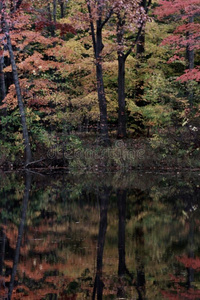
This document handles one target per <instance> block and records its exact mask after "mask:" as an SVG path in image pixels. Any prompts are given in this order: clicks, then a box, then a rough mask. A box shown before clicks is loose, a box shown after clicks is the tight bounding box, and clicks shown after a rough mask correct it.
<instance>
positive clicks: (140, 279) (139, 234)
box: [135, 224, 146, 300]
mask: <svg viewBox="0 0 200 300" xmlns="http://www.w3.org/2000/svg"><path fill="white" fill-rule="evenodd" d="M140 225H141V226H140V227H136V229H135V238H136V250H135V257H136V269H137V285H136V288H137V292H138V296H139V297H138V300H144V299H145V294H146V291H145V282H146V281H145V269H144V231H143V227H142V224H140Z"/></svg>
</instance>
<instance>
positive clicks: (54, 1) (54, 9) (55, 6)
mask: <svg viewBox="0 0 200 300" xmlns="http://www.w3.org/2000/svg"><path fill="white" fill-rule="evenodd" d="M56 11H57V0H53V21H54V22H56Z"/></svg>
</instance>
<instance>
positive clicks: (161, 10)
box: [154, 0, 200, 82]
mask: <svg viewBox="0 0 200 300" xmlns="http://www.w3.org/2000/svg"><path fill="white" fill-rule="evenodd" d="M154 14H155V15H157V17H158V19H160V20H161V19H163V20H165V19H169V18H170V19H173V20H174V21H175V22H176V23H177V27H176V28H175V30H174V32H173V34H172V35H170V36H168V37H167V38H165V39H164V40H163V42H162V44H161V45H169V46H170V47H171V48H172V49H173V50H174V56H173V57H172V58H171V59H170V60H169V61H168V62H169V63H171V62H173V61H175V60H184V59H185V52H186V48H187V49H188V50H190V51H191V50H199V49H200V24H198V23H197V22H195V16H197V15H199V14H200V1H199V0H169V1H168V0H161V1H159V7H157V8H156V9H155V11H154ZM199 79H200V69H199V68H198V67H197V68H194V69H193V70H191V69H190V70H186V71H185V73H184V74H183V75H182V76H180V77H178V78H177V80H180V81H182V82H185V81H188V80H195V81H199Z"/></svg>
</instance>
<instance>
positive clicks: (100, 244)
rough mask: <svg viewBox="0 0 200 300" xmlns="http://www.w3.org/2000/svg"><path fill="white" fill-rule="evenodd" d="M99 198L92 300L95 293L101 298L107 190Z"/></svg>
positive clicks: (98, 298)
mask: <svg viewBox="0 0 200 300" xmlns="http://www.w3.org/2000/svg"><path fill="white" fill-rule="evenodd" d="M99 197H100V224H99V235H98V248H97V271H96V277H95V283H94V289H93V295H92V299H93V300H95V296H96V293H97V300H102V297H103V287H104V284H103V281H102V267H103V250H104V244H105V237H106V230H107V212H108V199H109V192H108V189H107V188H103V191H102V192H101V193H100V195H99Z"/></svg>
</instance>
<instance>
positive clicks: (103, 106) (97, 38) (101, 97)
mask: <svg viewBox="0 0 200 300" xmlns="http://www.w3.org/2000/svg"><path fill="white" fill-rule="evenodd" d="M99 2H100V1H99V0H98V1H97V6H98V20H97V21H96V34H95V28H94V23H93V21H92V12H91V7H90V2H89V1H87V0H86V3H87V7H88V12H89V15H90V19H91V20H90V28H91V35H92V43H93V50H94V56H95V60H96V79H97V93H98V102H99V111H100V134H101V142H102V144H103V145H104V146H108V145H109V144H110V140H109V135H108V118H107V103H106V96H105V89H104V81H103V69H102V55H101V53H102V50H103V42H102V29H103V24H102V19H101V14H102V8H101V5H100V3H99Z"/></svg>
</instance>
